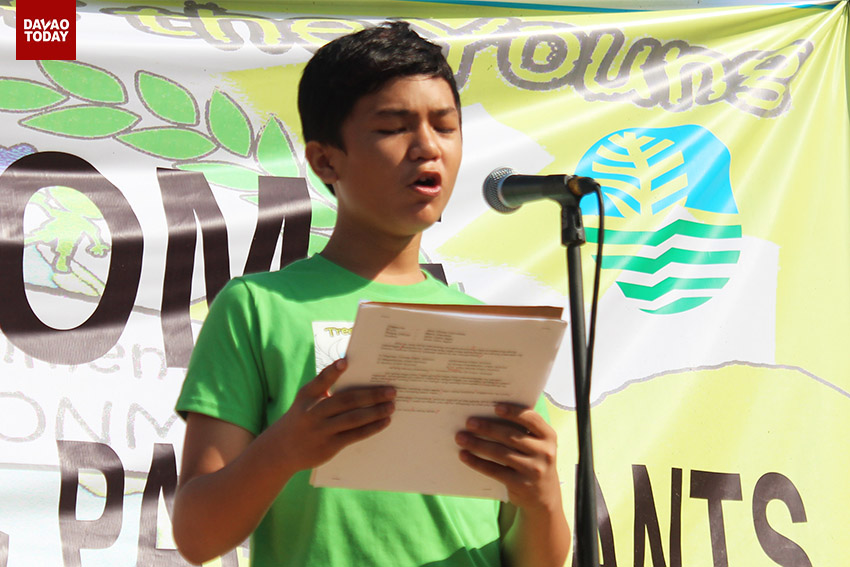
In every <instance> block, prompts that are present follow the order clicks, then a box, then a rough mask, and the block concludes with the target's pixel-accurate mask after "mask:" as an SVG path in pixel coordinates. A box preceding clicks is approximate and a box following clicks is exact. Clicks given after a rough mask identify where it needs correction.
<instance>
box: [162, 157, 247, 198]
mask: <svg viewBox="0 0 850 567" xmlns="http://www.w3.org/2000/svg"><path fill="white" fill-rule="evenodd" d="M177 169H183V170H186V171H200V172H201V173H203V174H204V177H206V178H207V180H208V181H209V182H210V183H215V184H216V185H221V186H222V187H229V188H230V189H238V190H239V191H253V192H256V191H258V190H259V183H258V179H259V174H258V173H257V172H256V171H253V170H251V169H248V168H247V167H243V166H241V165H236V164H233V163H226V162H221V161H206V162H204V161H202V162H195V163H184V164H181V165H178V166H177Z"/></svg>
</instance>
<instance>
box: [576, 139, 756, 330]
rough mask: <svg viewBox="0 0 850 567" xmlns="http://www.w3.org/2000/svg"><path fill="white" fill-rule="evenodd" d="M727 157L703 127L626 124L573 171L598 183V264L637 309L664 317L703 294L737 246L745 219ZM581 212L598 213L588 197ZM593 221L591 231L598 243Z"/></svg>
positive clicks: (712, 291) (722, 274)
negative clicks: (740, 219) (601, 247)
mask: <svg viewBox="0 0 850 567" xmlns="http://www.w3.org/2000/svg"><path fill="white" fill-rule="evenodd" d="M730 161H731V156H730V153H729V150H728V149H727V148H726V146H725V145H724V144H723V143H722V142H721V141H720V140H718V139H717V137H716V136H714V134H712V133H711V132H709V131H708V130H707V129H705V128H703V127H701V126H695V125H687V126H676V127H672V128H627V129H625V130H620V131H618V132H614V133H612V134H610V135H608V136H605V137H604V138H602V139H601V140H599V141H598V142H596V143H595V144H594V145H593V146H592V147H591V148H590V149H589V150H588V151H587V153H585V155H584V156H583V157H582V159H581V161H580V162H579V165H578V168H577V173H578V174H579V175H586V176H590V177H594V178H596V179H597V180H598V181H599V182H600V184H602V186H603V193H604V196H605V197H604V203H605V217H606V220H609V219H610V221H611V222H610V225H613V226H606V229H605V245H606V249H605V253H604V254H603V259H602V268H603V270H618V271H619V272H620V273H619V274H618V276H617V278H616V284H617V286H618V287H619V289H620V291H621V292H622V293H623V295H625V296H626V297H627V298H628V299H630V300H632V301H633V302H634V303H635V304H636V305H638V306H639V308H640V309H641V310H642V311H645V312H647V313H651V314H655V315H669V314H673V313H681V312H683V311H689V310H691V309H694V308H696V307H699V306H700V305H703V304H704V303H706V302H707V301H709V300H710V299H711V298H712V297H714V296H715V295H716V294H718V293H719V292H720V291H721V290H722V289H723V287H724V286H725V285H726V284H727V283H728V281H729V280H730V278H731V277H732V274H733V272H734V268H735V266H736V264H737V263H738V259H739V257H740V254H741V225H740V224H738V223H737V222H736V217H737V214H738V208H737V205H736V204H735V197H734V196H733V194H732V186H731V183H730V179H729V167H730ZM582 210H583V211H584V214H586V215H598V214H599V208H598V205H597V203H596V201H595V200H591V199H589V198H588V199H585V200H584V201H583V203H582ZM597 238H598V230H597V229H589V230H588V233H587V239H588V241H589V242H596V240H597Z"/></svg>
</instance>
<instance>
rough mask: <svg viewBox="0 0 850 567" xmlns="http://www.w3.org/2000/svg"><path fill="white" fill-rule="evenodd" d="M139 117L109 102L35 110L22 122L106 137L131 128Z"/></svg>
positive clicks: (48, 129)
mask: <svg viewBox="0 0 850 567" xmlns="http://www.w3.org/2000/svg"><path fill="white" fill-rule="evenodd" d="M138 121H139V117H138V116H137V115H136V114H133V113H132V112H129V111H127V110H123V109H121V108H114V107H111V106H70V107H66V108H60V109H57V110H52V111H50V112H45V113H43V114H37V115H35V116H31V117H30V118H27V119H25V120H22V121H21V124H22V125H23V126H26V127H27V128H33V129H34V130H41V131H43V132H50V133H52V134H59V135H63V136H71V137H74V138H105V137H107V136H113V135H115V134H117V133H119V132H122V131H124V130H127V129H128V128H132V127H133V125H134V124H135V123H136V122H138Z"/></svg>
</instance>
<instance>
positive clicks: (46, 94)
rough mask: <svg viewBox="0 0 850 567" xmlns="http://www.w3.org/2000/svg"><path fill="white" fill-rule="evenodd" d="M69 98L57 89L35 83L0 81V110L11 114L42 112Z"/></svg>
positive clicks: (5, 79) (7, 79)
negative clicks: (28, 111)
mask: <svg viewBox="0 0 850 567" xmlns="http://www.w3.org/2000/svg"><path fill="white" fill-rule="evenodd" d="M67 98H68V97H67V96H65V95H63V94H62V93H60V92H58V91H56V90H55V89H52V88H50V87H48V86H47V85H42V84H41V83H36V82H34V81H27V80H25V79H11V78H2V79H0V110H6V111H11V112H16V111H22V110H40V109H42V108H46V107H48V106H52V105H54V104H57V103H59V102H62V101H63V100H66V99H67Z"/></svg>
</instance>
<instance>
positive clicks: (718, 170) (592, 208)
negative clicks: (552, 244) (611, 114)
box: [576, 125, 738, 218]
mask: <svg viewBox="0 0 850 567" xmlns="http://www.w3.org/2000/svg"><path fill="white" fill-rule="evenodd" d="M624 135H633V136H634V137H635V138H637V139H644V141H643V142H642V143H641V145H640V147H639V149H638V151H639V152H641V153H642V152H647V154H651V155H649V157H646V158H642V157H641V156H636V155H632V154H633V153H634V148H632V150H631V151H630V150H629V149H628V148H626V147H624V146H623V145H621V144H618V143H617V140H618V139H619V138H621V137H622V136H624ZM659 144H662V146H661V148H655V146H657V145H659ZM665 145H666V147H664V146H665ZM677 153H680V154H681V156H682V163H680V164H679V165H677V166H675V167H673V168H671V169H669V170H667V171H663V172H661V173H660V174H659V175H658V176H657V177H655V178H653V179H651V180H650V187H651V190H652V191H655V189H657V188H659V187H663V186H664V185H665V184H666V183H668V182H669V181H671V180H674V179H675V178H677V177H680V176H682V175H686V176H687V184H686V186H685V187H683V188H682V189H680V190H678V191H675V192H674V193H672V194H670V195H667V196H665V197H663V198H660V199H657V200H656V199H653V202H652V203H641V202H640V201H639V200H638V199H637V198H635V197H634V195H631V194H630V193H629V192H625V191H623V190H622V189H619V188H616V187H612V186H610V185H607V184H606V180H618V181H620V182H624V183H627V184H629V185H632V186H633V187H635V190H636V192H637V190H638V189H639V188H640V179H639V175H640V171H638V162H639V160H642V159H645V160H646V166H648V167H652V166H653V165H655V164H657V163H659V162H661V161H662V160H665V159H666V160H670V159H671V158H673V157H674V156H675V154H677ZM606 154H608V157H606ZM611 156H614V157H613V158H612V157H611ZM730 162H731V154H730V153H729V150H728V149H727V148H726V146H725V145H724V144H723V142H721V141H720V140H719V139H718V138H717V137H716V136H715V135H714V134H712V133H711V132H710V131H709V130H707V129H705V128H703V127H702V126H698V125H684V126H674V127H669V128H625V129H623V130H618V131H616V132H612V133H611V134H609V135H607V136H605V137H603V138H602V139H601V140H599V141H597V142H596V143H595V144H593V146H591V147H590V149H589V150H588V151H587V152H586V153H585V154H584V156H582V158H581V160H580V161H579V164H578V167H577V168H576V174H577V175H582V176H587V177H593V178H594V179H596V181H598V182H599V184H600V185H602V186H603V187H602V189H603V193H604V202H605V215H606V216H610V217H621V218H622V217H624V216H626V215H628V214H633V213H632V211H633V212H634V213H640V212H641V211H642V208H643V207H650V208H651V213H652V214H653V215H654V214H657V213H660V212H662V211H664V210H666V209H667V208H668V207H670V206H671V205H674V204H676V203H679V202H681V201H682V200H684V206H685V207H686V208H689V209H697V210H701V211H708V212H712V213H727V214H735V213H737V212H738V207H737V206H736V204H735V197H734V196H733V194H732V186H731V183H730V178H729V167H730ZM606 167H611V168H617V169H619V170H620V172H618V173H613V172H604V171H601V170H600V168H606ZM629 168H633V169H634V175H629V172H628V169H629ZM624 169H625V170H626V171H622V170H624ZM644 181H646V180H644ZM612 197H613V199H612ZM615 199H616V201H618V202H619V203H620V204H619V205H618V204H617V203H616V202H615ZM623 207H627V208H630V209H632V211H627V210H623ZM581 208H582V212H583V213H584V214H586V215H598V214H599V207H598V205H597V202H596V198H595V197H593V196H591V195H589V196H587V197H585V198H584V199H583V200H582V202H581Z"/></svg>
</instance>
